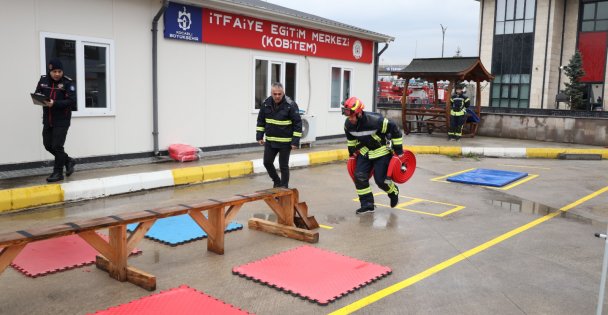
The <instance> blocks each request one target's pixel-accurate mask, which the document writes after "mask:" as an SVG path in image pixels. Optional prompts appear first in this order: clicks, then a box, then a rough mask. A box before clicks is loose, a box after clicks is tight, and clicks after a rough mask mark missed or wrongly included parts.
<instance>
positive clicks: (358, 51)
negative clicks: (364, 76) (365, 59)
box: [353, 40, 363, 59]
mask: <svg viewBox="0 0 608 315" xmlns="http://www.w3.org/2000/svg"><path fill="white" fill-rule="evenodd" d="M361 56H363V45H362V44H361V42H360V41H358V40H356V41H355V42H354V43H353V57H355V59H359V58H361Z"/></svg>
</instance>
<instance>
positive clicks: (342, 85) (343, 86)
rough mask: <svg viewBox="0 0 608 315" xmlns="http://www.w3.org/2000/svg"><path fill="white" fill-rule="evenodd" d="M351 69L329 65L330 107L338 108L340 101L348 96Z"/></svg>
mask: <svg viewBox="0 0 608 315" xmlns="http://www.w3.org/2000/svg"><path fill="white" fill-rule="evenodd" d="M351 77H352V70H351V69H345V68H342V67H331V100H330V105H329V108H330V109H339V108H340V105H342V102H343V101H345V100H346V99H347V98H349V97H350V89H351Z"/></svg>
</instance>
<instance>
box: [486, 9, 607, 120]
mask: <svg viewBox="0 0 608 315" xmlns="http://www.w3.org/2000/svg"><path fill="white" fill-rule="evenodd" d="M480 5H481V7H480V34H479V37H480V39H479V43H480V44H479V56H480V59H481V61H482V62H483V63H484V64H485V65H486V66H488V67H489V68H490V69H491V72H492V74H493V75H495V76H496V78H495V80H494V81H493V82H492V83H491V84H488V85H487V86H486V87H485V88H484V90H483V95H482V102H483V105H484V106H491V107H506V108H545V109H556V108H559V109H565V108H566V106H565V104H563V103H562V104H560V103H559V102H557V101H556V97H557V95H558V93H559V92H560V91H562V90H563V89H564V83H565V82H567V80H568V79H567V78H566V76H565V73H564V71H562V67H563V66H566V65H568V63H569V61H570V58H571V57H572V56H573V55H574V53H575V51H576V49H578V50H579V51H580V52H581V55H582V58H583V69H584V70H585V73H586V75H585V76H584V77H583V78H582V82H583V83H585V85H586V87H585V99H586V104H587V108H589V109H596V110H597V109H603V110H606V108H607V107H606V106H605V105H604V102H603V100H604V99H605V97H606V93H607V90H606V84H605V82H606V79H607V76H606V75H607V74H606V61H607V56H608V55H607V50H606V47H607V43H608V1H598V0H480Z"/></svg>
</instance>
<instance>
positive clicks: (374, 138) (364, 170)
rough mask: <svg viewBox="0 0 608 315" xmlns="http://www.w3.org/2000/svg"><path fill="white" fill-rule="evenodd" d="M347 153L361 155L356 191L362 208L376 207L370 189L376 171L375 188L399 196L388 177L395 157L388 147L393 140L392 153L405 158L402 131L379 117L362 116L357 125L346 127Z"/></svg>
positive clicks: (376, 114)
mask: <svg viewBox="0 0 608 315" xmlns="http://www.w3.org/2000/svg"><path fill="white" fill-rule="evenodd" d="M344 132H345V133H346V139H347V145H348V153H349V154H350V155H352V154H354V153H355V152H356V151H359V155H358V156H357V166H356V168H355V187H356V189H357V195H359V201H360V202H361V206H362V208H366V207H370V208H373V206H374V195H373V194H372V188H371V187H370V186H369V179H368V176H369V173H370V171H371V169H372V168H373V169H374V180H375V182H376V185H378V187H379V188H380V189H382V190H384V191H385V192H387V193H388V194H389V197H391V195H392V196H393V197H396V196H398V195H399V189H398V188H397V186H396V185H395V183H393V181H392V180H391V179H390V178H387V177H386V171H387V169H388V165H389V162H390V160H391V157H392V153H391V152H390V150H389V149H388V148H387V146H386V143H387V141H388V140H392V144H393V150H394V151H395V153H397V154H398V155H401V154H403V137H402V134H401V131H400V130H399V127H397V125H395V123H393V122H392V121H391V120H389V119H387V118H384V117H382V115H381V114H378V113H370V112H362V115H361V117H360V118H359V119H358V120H357V123H356V124H352V123H351V122H350V121H349V120H348V119H346V122H345V123H344Z"/></svg>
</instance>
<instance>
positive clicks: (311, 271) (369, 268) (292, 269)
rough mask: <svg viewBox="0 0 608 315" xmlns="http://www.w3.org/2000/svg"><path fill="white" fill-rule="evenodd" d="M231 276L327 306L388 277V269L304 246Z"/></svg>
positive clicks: (241, 267)
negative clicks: (246, 279)
mask: <svg viewBox="0 0 608 315" xmlns="http://www.w3.org/2000/svg"><path fill="white" fill-rule="evenodd" d="M232 272H233V273H234V274H238V275H240V276H243V277H246V278H248V279H250V280H254V281H259V282H261V283H263V284H266V285H268V286H271V287H274V288H276V289H279V290H281V291H284V292H287V293H289V294H293V295H297V296H300V297H302V298H305V299H308V300H310V301H313V302H316V303H318V304H320V305H327V304H328V303H329V302H333V301H334V300H336V299H338V298H340V297H342V296H344V295H346V294H348V293H351V292H353V291H354V290H356V289H359V288H361V287H363V286H365V285H368V284H370V283H372V282H373V281H375V280H377V279H380V278H382V277H384V276H386V275H388V274H390V273H391V269H390V268H388V267H385V266H381V265H377V264H373V263H369V262H365V261H362V260H358V259H355V258H352V257H348V256H343V255H340V254H336V253H333V252H329V251H326V250H322V249H319V248H316V247H312V246H307V245H306V246H300V247H296V248H294V249H292V250H288V251H285V252H282V253H279V254H276V255H273V256H270V257H266V258H263V259H261V260H258V261H255V262H252V263H249V264H245V265H242V266H238V267H234V268H233V269H232Z"/></svg>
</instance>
